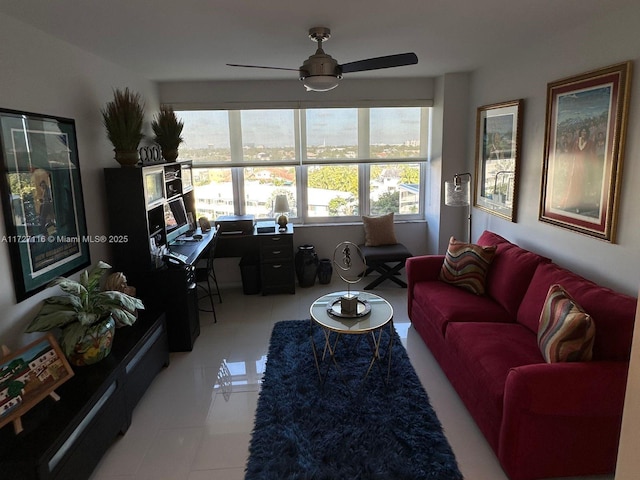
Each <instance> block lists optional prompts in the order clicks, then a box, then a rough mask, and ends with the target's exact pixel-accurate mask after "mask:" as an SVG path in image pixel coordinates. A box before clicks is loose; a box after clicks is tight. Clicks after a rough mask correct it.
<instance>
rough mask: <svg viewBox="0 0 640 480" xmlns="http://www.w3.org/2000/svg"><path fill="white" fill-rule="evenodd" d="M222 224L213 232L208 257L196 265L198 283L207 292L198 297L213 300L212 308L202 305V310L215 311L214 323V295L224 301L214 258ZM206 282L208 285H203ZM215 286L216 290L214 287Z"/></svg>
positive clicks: (215, 318)
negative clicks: (214, 266)
mask: <svg viewBox="0 0 640 480" xmlns="http://www.w3.org/2000/svg"><path fill="white" fill-rule="evenodd" d="M219 228H220V226H219V225H218V226H216V228H215V231H214V232H213V240H211V243H210V244H209V252H208V255H207V258H206V259H205V260H202V261H200V262H198V264H197V265H196V284H197V285H198V288H200V289H201V290H203V291H204V292H205V294H204V295H202V296H200V297H198V302H199V301H200V300H201V299H203V298H205V297H209V301H210V302H211V310H207V309H205V308H202V307H200V310H201V311H203V312H213V321H214V323H217V322H218V318H217V317H216V309H215V307H214V304H213V297H214V296H217V297H218V299H219V300H220V303H222V295H221V294H220V288H219V287H218V279H217V278H216V271H215V270H214V268H213V260H214V258H215V255H216V245H217V244H218V236H219V232H218V229H219ZM205 282H206V286H205V285H203V284H204V283H205ZM214 286H215V290H214V289H213V287H214Z"/></svg>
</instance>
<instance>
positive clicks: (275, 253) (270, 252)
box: [260, 242, 293, 262]
mask: <svg viewBox="0 0 640 480" xmlns="http://www.w3.org/2000/svg"><path fill="white" fill-rule="evenodd" d="M264 243H266V245H264V244H263V245H262V246H261V247H260V258H262V261H263V262H271V261H273V262H291V260H292V259H293V250H292V248H293V246H292V245H290V244H288V243H289V242H285V243H280V244H278V243H274V244H270V243H267V242H264ZM287 244H288V245H287Z"/></svg>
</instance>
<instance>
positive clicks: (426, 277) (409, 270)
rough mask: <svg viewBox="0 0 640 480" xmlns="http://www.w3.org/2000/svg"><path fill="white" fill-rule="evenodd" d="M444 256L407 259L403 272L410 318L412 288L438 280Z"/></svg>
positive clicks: (423, 256)
mask: <svg viewBox="0 0 640 480" xmlns="http://www.w3.org/2000/svg"><path fill="white" fill-rule="evenodd" d="M443 263H444V255H421V256H418V257H410V258H407V261H406V263H405V272H406V274H407V312H408V314H409V318H411V307H412V305H413V286H414V285H415V284H416V283H418V282H425V281H435V280H438V276H439V275H440V270H441V269H442V264H443Z"/></svg>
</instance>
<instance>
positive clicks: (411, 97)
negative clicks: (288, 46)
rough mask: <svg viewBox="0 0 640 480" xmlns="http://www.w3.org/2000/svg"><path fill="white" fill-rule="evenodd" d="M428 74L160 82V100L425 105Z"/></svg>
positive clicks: (193, 104)
mask: <svg viewBox="0 0 640 480" xmlns="http://www.w3.org/2000/svg"><path fill="white" fill-rule="evenodd" d="M433 83H434V82H433V79H431V78H402V79H394V78H383V79H357V78H355V79H354V78H344V79H342V81H341V82H340V85H339V86H338V88H336V89H334V90H330V91H328V92H307V91H306V90H305V88H304V86H303V85H302V82H300V81H299V80H269V81H255V80H253V81H252V80H244V81H212V82H206V81H192V82H160V83H159V84H158V89H159V95H160V101H161V102H162V103H170V104H172V105H173V106H174V107H175V108H176V109H190V108H193V109H201V108H218V109H229V110H233V109H238V108H243V107H246V106H247V105H250V106H251V107H252V108H257V107H259V108H278V107H280V108H281V107H288V108H295V107H300V106H305V107H320V106H324V107H332V106H336V107H339V106H353V105H354V102H360V103H361V104H363V105H364V104H367V102H371V103H372V104H374V105H377V106H384V105H385V102H390V103H391V104H392V105H394V106H397V105H408V106H411V105H422V106H425V105H426V106H428V105H430V103H425V101H427V102H430V101H431V99H433Z"/></svg>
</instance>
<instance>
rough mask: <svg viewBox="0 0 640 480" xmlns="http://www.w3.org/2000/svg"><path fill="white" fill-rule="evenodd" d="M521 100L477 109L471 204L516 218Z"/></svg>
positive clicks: (487, 210) (498, 214) (492, 212)
mask: <svg viewBox="0 0 640 480" xmlns="http://www.w3.org/2000/svg"><path fill="white" fill-rule="evenodd" d="M523 103H524V101H523V100H521V99H520V100H512V101H509V102H502V103H495V104H493V105H485V106H482V107H479V108H478V113H477V115H476V184H475V188H474V201H473V205H474V206H475V207H476V208H479V209H480V210H484V211H485V212H488V213H491V214H493V215H497V216H499V217H502V218H504V219H505V220H509V221H511V222H515V221H516V211H517V208H516V207H517V205H518V176H519V163H520V150H521V133H520V132H521V131H522V109H523Z"/></svg>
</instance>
